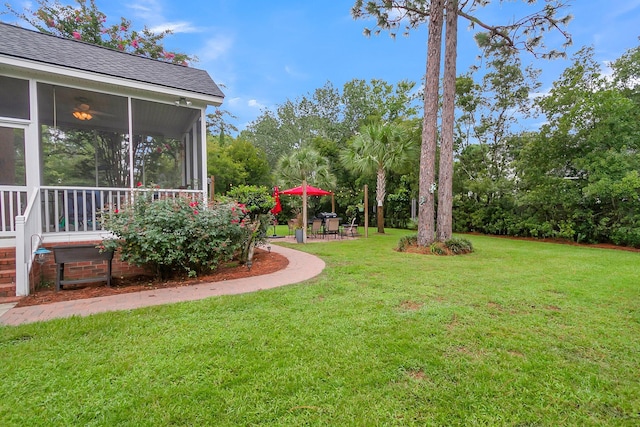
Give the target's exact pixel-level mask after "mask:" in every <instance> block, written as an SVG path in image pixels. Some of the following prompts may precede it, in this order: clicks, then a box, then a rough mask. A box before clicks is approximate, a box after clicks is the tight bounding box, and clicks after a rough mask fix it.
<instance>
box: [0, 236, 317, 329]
mask: <svg viewBox="0 0 640 427" xmlns="http://www.w3.org/2000/svg"><path fill="white" fill-rule="evenodd" d="M271 250H272V251H273V252H276V253H278V254H281V255H283V256H285V257H286V258H287V259H288V260H289V265H287V267H286V268H284V269H283V270H280V271H276V272H275V273H270V274H265V275H262V276H253V277H246V278H243V279H234V280H226V281H220V282H211V283H201V284H197V285H191V286H182V287H177V288H166V289H157V290H151V291H142V292H133V293H127V294H120V295H111V296H107V297H98V298H88V299H79V300H73V301H64V302H56V303H52V304H43V305H34V306H29V307H14V308H12V309H10V310H9V311H7V312H6V313H4V314H3V315H2V316H0V324H4V325H20V324H23V323H32V322H39V321H44V320H49V319H55V318H59V317H71V316H88V315H90V314H96V313H103V312H106V311H116V310H131V309H134V308H140V307H148V306H152V305H161V304H170V303H174V302H180V301H194V300H199V299H203V298H209V297H212V296H217V295H235V294H243V293H247V292H255V291H259V290H262V289H271V288H277V287H279V286H284V285H290V284H293V283H299V282H302V281H305V280H308V279H311V278H312V277H315V276H317V275H318V274H320V273H321V272H322V270H324V267H325V264H324V261H322V260H321V259H320V258H318V257H316V256H314V255H310V254H308V253H306V252H301V251H297V250H294V249H289V248H284V247H282V246H277V245H271Z"/></svg>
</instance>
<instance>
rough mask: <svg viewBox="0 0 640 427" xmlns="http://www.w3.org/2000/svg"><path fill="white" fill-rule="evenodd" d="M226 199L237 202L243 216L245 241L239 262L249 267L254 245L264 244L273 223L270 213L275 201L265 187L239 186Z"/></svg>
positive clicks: (228, 193)
mask: <svg viewBox="0 0 640 427" xmlns="http://www.w3.org/2000/svg"><path fill="white" fill-rule="evenodd" d="M227 197H229V198H232V199H233V200H235V201H237V202H238V204H239V206H240V207H241V208H242V213H243V214H244V223H245V225H246V227H245V229H246V233H247V234H246V240H245V244H244V247H243V249H242V256H241V261H242V262H246V263H247V265H248V266H249V267H250V266H251V262H252V258H253V250H254V249H255V247H256V245H259V244H262V243H265V242H266V231H267V228H268V227H269V225H270V224H271V223H272V222H273V216H272V215H271V213H270V211H271V209H273V207H274V206H275V200H274V198H273V197H271V195H270V194H269V190H268V189H267V188H266V187H256V186H255V185H240V186H237V187H234V188H233V189H232V190H231V191H229V192H227Z"/></svg>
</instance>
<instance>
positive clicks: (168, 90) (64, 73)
mask: <svg viewBox="0 0 640 427" xmlns="http://www.w3.org/2000/svg"><path fill="white" fill-rule="evenodd" d="M0 59H1V60H0V63H2V64H6V65H9V66H12V67H16V68H23V69H25V70H33V71H39V72H42V73H47V74H51V75H55V76H61V77H71V78H78V79H83V80H87V81H90V82H95V83H101V84H109V85H114V86H124V87H130V88H132V89H136V90H141V91H145V92H155V93H162V94H164V95H167V96H176V97H186V98H189V99H190V100H193V101H199V102H201V103H205V104H207V105H212V106H220V105H221V104H222V102H223V101H224V97H221V96H214V95H209V94H204V93H200V92H194V91H189V90H185V89H179V88H175V87H171V86H163V85H157V84H152V83H146V82H142V81H137V80H131V79H125V78H122V77H114V76H110V75H108V74H102V73H95V72H90V71H86V70H77V69H74V68H69V67H63V66H60V65H55V64H47V63H44V62H39V61H34V60H30V59H24V58H16V57H14V56H11V55H6V54H1V53H0Z"/></svg>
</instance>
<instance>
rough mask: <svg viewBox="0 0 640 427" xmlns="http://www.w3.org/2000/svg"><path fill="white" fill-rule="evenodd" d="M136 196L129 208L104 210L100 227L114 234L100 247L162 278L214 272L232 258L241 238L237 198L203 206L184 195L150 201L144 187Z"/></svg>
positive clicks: (241, 220) (242, 213) (242, 219)
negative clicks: (180, 274) (117, 252)
mask: <svg viewBox="0 0 640 427" xmlns="http://www.w3.org/2000/svg"><path fill="white" fill-rule="evenodd" d="M135 197H136V198H135V203H134V205H133V207H131V208H127V209H123V210H121V211H113V212H109V213H107V214H105V215H104V217H103V220H102V225H103V228H104V229H105V230H108V231H110V232H111V233H113V234H114V236H115V237H116V238H115V239H110V240H109V239H108V240H105V242H104V246H105V248H107V249H113V250H118V251H119V252H120V256H121V258H122V260H124V261H127V262H130V263H132V264H135V265H138V266H146V267H148V268H150V269H151V270H152V271H154V272H155V274H156V275H157V276H158V277H160V278H162V279H166V278H168V277H171V276H173V275H175V274H177V273H179V272H184V273H187V274H188V275H189V276H196V275H198V274H202V273H205V272H210V271H213V270H215V269H216V268H217V267H218V265H219V264H220V263H221V262H223V261H227V260H231V259H233V257H234V255H236V254H237V253H239V252H240V250H241V249H242V247H243V243H244V242H245V240H246V237H247V232H246V223H247V220H246V211H245V210H243V208H242V207H241V206H238V205H237V204H236V203H224V204H216V205H212V206H206V205H205V204H204V203H203V202H202V200H201V199H191V198H186V197H177V198H171V199H163V200H155V201H154V200H152V193H143V192H140V193H136V195H135Z"/></svg>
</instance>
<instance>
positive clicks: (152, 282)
mask: <svg viewBox="0 0 640 427" xmlns="http://www.w3.org/2000/svg"><path fill="white" fill-rule="evenodd" d="M288 264H289V260H288V259H287V258H285V257H284V256H282V255H280V254H277V253H274V252H268V251H265V250H263V249H256V251H255V253H254V255H253V265H252V266H251V270H249V269H248V268H247V267H246V266H244V265H238V264H237V263H228V264H226V265H223V266H221V267H219V268H218V269H217V270H216V271H215V272H213V273H211V274H207V275H206V276H200V277H198V278H196V279H193V278H188V277H180V278H176V279H172V280H167V281H159V280H156V279H155V278H153V277H151V276H134V277H127V278H118V277H114V278H113V279H112V286H111V287H108V286H106V284H104V283H87V284H79V285H75V286H69V285H67V286H66V287H65V289H63V290H61V291H60V292H56V290H55V287H54V286H53V285H51V287H50V288H47V289H38V290H36V292H34V293H33V294H31V295H29V296H27V297H25V298H22V299H21V300H20V301H19V302H18V305H17V306H18V307H25V306H30V305H40V304H50V303H54V302H59V301H71V300H76V299H85V298H94V297H102V296H109V295H117V294H124V293H130V292H139V291H148V290H154V289H164V288H175V287H178V286H189V285H194V284H198V283H209V282H220V281H223V280H232V279H239V278H243V277H252V276H260V275H263V274H269V273H273V272H276V271H279V270H282V269H283V268H285V267H286V266H287V265H288Z"/></svg>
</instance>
